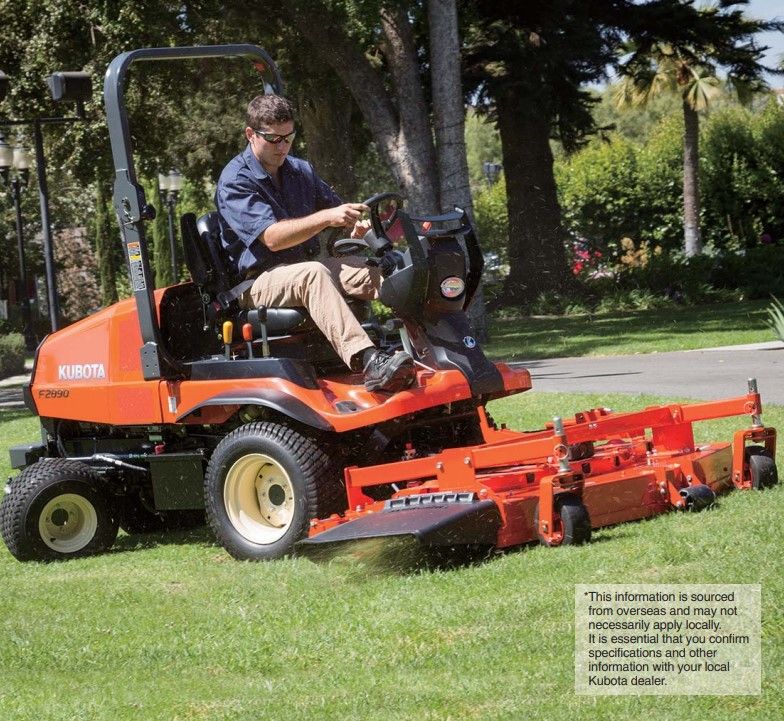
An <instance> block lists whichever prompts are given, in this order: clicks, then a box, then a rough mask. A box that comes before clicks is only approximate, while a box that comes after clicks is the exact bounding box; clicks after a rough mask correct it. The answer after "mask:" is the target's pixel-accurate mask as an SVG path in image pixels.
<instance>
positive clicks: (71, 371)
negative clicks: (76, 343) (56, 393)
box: [57, 363, 106, 381]
mask: <svg viewBox="0 0 784 721" xmlns="http://www.w3.org/2000/svg"><path fill="white" fill-rule="evenodd" d="M95 378H106V369H105V368H104V367H103V363H66V364H63V365H60V366H58V367H57V380H61V381H89V380H93V379H95Z"/></svg>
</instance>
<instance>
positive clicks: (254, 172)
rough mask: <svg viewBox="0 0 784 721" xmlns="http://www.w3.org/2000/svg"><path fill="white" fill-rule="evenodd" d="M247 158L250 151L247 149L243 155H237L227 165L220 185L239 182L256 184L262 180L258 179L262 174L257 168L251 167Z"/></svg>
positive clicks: (222, 172)
mask: <svg viewBox="0 0 784 721" xmlns="http://www.w3.org/2000/svg"><path fill="white" fill-rule="evenodd" d="M247 156H248V150H247V148H246V149H245V150H244V151H242V152H241V153H237V155H235V156H234V157H233V158H232V159H231V160H230V161H229V162H228V163H226V165H225V166H224V168H223V170H222V171H221V174H220V177H219V179H218V184H219V185H225V184H226V183H237V182H240V183H242V182H247V183H251V184H256V183H257V182H258V181H259V180H260V178H259V177H258V176H259V175H260V173H259V171H258V169H257V168H254V167H252V166H251V164H250V162H249V159H248V157H247Z"/></svg>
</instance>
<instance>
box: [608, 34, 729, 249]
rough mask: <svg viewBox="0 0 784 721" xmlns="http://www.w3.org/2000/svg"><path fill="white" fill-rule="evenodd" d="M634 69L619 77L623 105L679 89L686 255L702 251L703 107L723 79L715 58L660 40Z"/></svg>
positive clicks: (644, 101) (642, 102)
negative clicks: (713, 62)
mask: <svg viewBox="0 0 784 721" xmlns="http://www.w3.org/2000/svg"><path fill="white" fill-rule="evenodd" d="M632 61H634V62H635V63H639V64H640V65H642V64H644V65H645V66H646V67H636V68H635V74H634V75H626V76H624V77H623V78H622V80H621V82H620V83H618V86H617V88H616V92H615V100H616V103H617V104H618V107H621V108H623V107H630V106H640V105H647V103H648V101H649V100H652V99H653V98H654V97H656V96H657V95H660V94H662V93H665V92H671V93H677V94H678V95H680V97H681V103H682V106H683V238H684V250H685V252H686V255H689V256H690V255H699V254H700V253H701V252H702V233H701V232H700V181H699V137H700V116H699V112H700V111H702V110H705V109H706V108H707V107H708V105H709V104H710V102H711V100H713V99H714V98H715V97H717V96H718V95H719V94H721V81H720V80H719V78H718V77H717V76H716V69H715V67H714V66H713V65H711V64H706V63H704V62H702V61H701V60H700V58H699V56H697V55H696V54H695V53H694V52H692V50H691V49H690V48H679V47H676V46H673V45H672V44H670V43H664V42H660V43H655V44H653V45H652V46H651V47H650V48H648V50H647V52H646V54H645V55H644V56H641V57H639V58H634V57H633V58H632V60H630V61H629V63H631V62H632Z"/></svg>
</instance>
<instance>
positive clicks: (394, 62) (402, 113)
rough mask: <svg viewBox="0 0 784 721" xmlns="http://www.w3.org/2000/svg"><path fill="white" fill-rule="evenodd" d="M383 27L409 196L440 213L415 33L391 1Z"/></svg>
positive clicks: (420, 207) (421, 208)
mask: <svg viewBox="0 0 784 721" xmlns="http://www.w3.org/2000/svg"><path fill="white" fill-rule="evenodd" d="M381 28H382V30H383V31H384V38H385V40H384V43H383V46H384V55H385V56H386V59H387V62H388V63H389V70H390V73H391V75H392V78H393V81H394V88H395V97H396V99H397V111H398V117H399V119H400V128H399V131H398V134H399V146H400V147H401V148H405V149H406V152H404V153H401V154H399V155H398V163H399V164H400V172H401V175H402V177H403V181H404V183H405V185H406V187H407V189H408V188H410V187H414V186H415V187H416V191H415V194H414V195H413V196H411V197H409V204H410V205H411V206H412V209H413V210H414V211H415V212H419V213H432V212H435V211H436V210H438V192H437V186H436V172H435V168H436V155H435V148H434V147H433V138H432V134H431V131H430V117H429V113H428V108H427V103H426V102H425V94H424V91H423V90H422V78H421V76H420V74H419V61H418V58H417V49H416V44H415V43H414V32H413V29H412V27H411V22H410V21H409V19H408V14H407V12H406V9H405V8H404V7H403V6H402V5H401V4H399V3H397V2H396V1H395V0H391V2H389V4H387V5H385V6H384V7H382V8H381ZM409 192H410V191H409Z"/></svg>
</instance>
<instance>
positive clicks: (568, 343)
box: [486, 301, 776, 359]
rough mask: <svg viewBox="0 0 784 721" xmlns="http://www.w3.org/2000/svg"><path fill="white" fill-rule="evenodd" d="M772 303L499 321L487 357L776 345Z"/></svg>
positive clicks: (556, 355) (744, 303) (489, 344)
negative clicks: (770, 317)
mask: <svg viewBox="0 0 784 721" xmlns="http://www.w3.org/2000/svg"><path fill="white" fill-rule="evenodd" d="M767 306H768V302H767V301H747V302H743V303H725V304H718V305H705V306H689V307H684V308H668V309H665V310H646V311H629V312H625V313H614V314H612V315H592V316H568V317H556V316H552V317H549V316H548V317H543V316H540V317H534V318H529V317H520V318H513V319H496V320H494V321H493V322H492V323H491V326H490V338H491V340H490V342H489V343H488V344H487V347H486V350H487V353H488V355H490V356H491V357H493V358H499V359H535V358H559V357H560V358H563V357H571V356H584V355H631V354H633V353H653V352H654V351H656V352H660V353H661V352H663V351H675V350H692V349H694V348H711V347H715V346H723V345H736V344H741V343H759V342H763V341H772V340H776V338H775V336H774V334H773V331H771V330H770V329H769V328H768V326H767V325H766V323H765V319H766V317H767V314H766V308H767Z"/></svg>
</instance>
